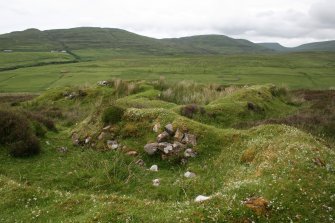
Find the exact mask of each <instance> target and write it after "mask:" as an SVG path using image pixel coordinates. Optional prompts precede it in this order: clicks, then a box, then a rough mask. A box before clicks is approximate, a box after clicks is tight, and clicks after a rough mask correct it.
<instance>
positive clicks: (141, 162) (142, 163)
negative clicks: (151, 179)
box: [135, 159, 145, 166]
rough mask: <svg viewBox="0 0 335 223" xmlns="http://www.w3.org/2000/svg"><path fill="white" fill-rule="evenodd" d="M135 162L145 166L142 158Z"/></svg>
mask: <svg viewBox="0 0 335 223" xmlns="http://www.w3.org/2000/svg"><path fill="white" fill-rule="evenodd" d="M135 163H136V164H137V165H139V166H144V165H145V163H144V161H143V160H142V159H139V160H137V161H136V162H135Z"/></svg>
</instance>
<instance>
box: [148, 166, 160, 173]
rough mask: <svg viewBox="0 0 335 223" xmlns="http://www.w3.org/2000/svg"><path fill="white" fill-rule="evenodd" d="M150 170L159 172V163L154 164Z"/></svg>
mask: <svg viewBox="0 0 335 223" xmlns="http://www.w3.org/2000/svg"><path fill="white" fill-rule="evenodd" d="M149 170H150V171H153V172H157V171H158V166H157V165H152V166H151V167H150V169H149Z"/></svg>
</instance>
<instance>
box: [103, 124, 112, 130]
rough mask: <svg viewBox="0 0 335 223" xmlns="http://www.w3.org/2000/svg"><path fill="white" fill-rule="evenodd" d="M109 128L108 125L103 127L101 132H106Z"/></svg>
mask: <svg viewBox="0 0 335 223" xmlns="http://www.w3.org/2000/svg"><path fill="white" fill-rule="evenodd" d="M110 128H111V126H110V125H107V126H105V127H103V128H102V130H103V131H108V130H109V129H110Z"/></svg>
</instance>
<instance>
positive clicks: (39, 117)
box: [26, 112, 57, 131]
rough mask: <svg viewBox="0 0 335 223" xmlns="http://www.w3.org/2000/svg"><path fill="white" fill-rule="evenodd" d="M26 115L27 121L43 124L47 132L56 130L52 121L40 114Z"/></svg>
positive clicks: (30, 113)
mask: <svg viewBox="0 0 335 223" xmlns="http://www.w3.org/2000/svg"><path fill="white" fill-rule="evenodd" d="M26 115H27V117H28V118H29V119H31V120H33V121H36V122H39V123H41V124H43V125H44V126H45V127H46V128H47V129H49V130H53V131H56V130H57V129H56V126H55V123H54V121H53V120H52V119H50V118H48V117H46V116H44V115H42V114H39V113H32V112H29V113H27V114H26Z"/></svg>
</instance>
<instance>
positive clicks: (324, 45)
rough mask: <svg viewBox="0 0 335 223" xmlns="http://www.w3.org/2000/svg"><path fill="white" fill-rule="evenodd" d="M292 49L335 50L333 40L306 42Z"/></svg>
mask: <svg viewBox="0 0 335 223" xmlns="http://www.w3.org/2000/svg"><path fill="white" fill-rule="evenodd" d="M293 51H335V41H334V40H333V41H325V42H316V43H308V44H304V45H301V46H298V47H295V48H293Z"/></svg>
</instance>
